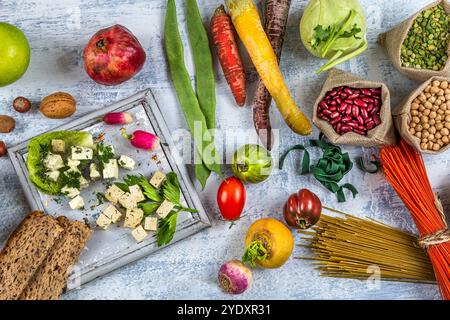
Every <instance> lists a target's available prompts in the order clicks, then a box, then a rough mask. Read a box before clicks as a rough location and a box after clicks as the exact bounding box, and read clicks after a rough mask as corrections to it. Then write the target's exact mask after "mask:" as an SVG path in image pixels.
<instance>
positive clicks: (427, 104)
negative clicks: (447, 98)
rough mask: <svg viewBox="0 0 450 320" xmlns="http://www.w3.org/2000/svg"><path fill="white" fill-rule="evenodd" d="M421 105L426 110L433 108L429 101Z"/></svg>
mask: <svg viewBox="0 0 450 320" xmlns="http://www.w3.org/2000/svg"><path fill="white" fill-rule="evenodd" d="M423 105H424V107H425V108H426V109H431V108H432V107H433V104H432V103H431V102H430V101H427V102H425V103H424V104H423Z"/></svg>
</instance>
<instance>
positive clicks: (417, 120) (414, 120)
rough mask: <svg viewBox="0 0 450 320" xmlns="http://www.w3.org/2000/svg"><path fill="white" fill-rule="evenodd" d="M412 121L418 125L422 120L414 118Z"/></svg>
mask: <svg viewBox="0 0 450 320" xmlns="http://www.w3.org/2000/svg"><path fill="white" fill-rule="evenodd" d="M412 121H413V122H414V123H416V124H417V123H419V122H420V118H419V117H413V118H412Z"/></svg>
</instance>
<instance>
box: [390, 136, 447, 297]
mask: <svg viewBox="0 0 450 320" xmlns="http://www.w3.org/2000/svg"><path fill="white" fill-rule="evenodd" d="M381 160H382V163H383V169H384V173H385V175H386V179H387V180H388V182H389V183H390V184H391V185H392V187H393V188H394V189H395V191H396V192H397V194H398V196H399V197H400V199H402V201H403V203H404V204H405V205H406V207H407V208H408V210H409V212H410V213H411V216H412V218H413V220H414V222H415V224H416V226H417V229H418V230H419V233H420V236H421V238H422V240H423V241H422V243H423V244H424V245H425V247H426V249H427V253H428V256H429V258H430V260H431V263H432V265H433V269H434V273H435V275H436V279H437V280H438V283H439V287H440V290H441V294H442V297H443V298H444V299H445V300H450V242H449V241H448V240H449V237H450V233H449V230H448V227H447V224H446V222H445V217H444V216H443V212H442V207H441V206H440V203H438V200H437V199H436V197H435V195H434V193H433V190H432V188H431V184H430V181H429V179H428V176H427V171H426V169H425V165H424V162H423V159H422V156H421V155H420V153H419V152H417V151H416V150H415V149H414V148H413V147H411V146H410V145H408V144H407V143H406V142H405V141H403V140H401V141H400V143H399V144H398V145H396V146H389V147H385V148H383V149H382V150H381Z"/></svg>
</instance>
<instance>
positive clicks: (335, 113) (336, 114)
mask: <svg viewBox="0 0 450 320" xmlns="http://www.w3.org/2000/svg"><path fill="white" fill-rule="evenodd" d="M337 117H339V119H340V118H341V114H340V113H339V112H337V111H335V112H333V113H332V114H331V115H330V118H331V119H335V118H337Z"/></svg>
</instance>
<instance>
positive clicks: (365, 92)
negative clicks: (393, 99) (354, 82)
mask: <svg viewBox="0 0 450 320" xmlns="http://www.w3.org/2000/svg"><path fill="white" fill-rule="evenodd" d="M361 92H362V94H363V95H365V96H371V95H372V91H370V90H369V89H361Z"/></svg>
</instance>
